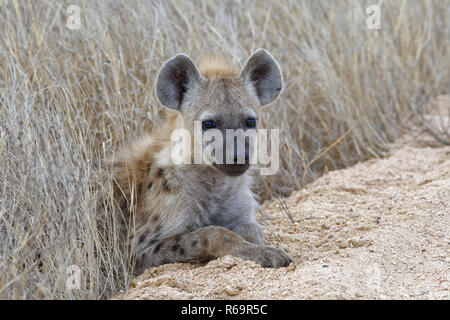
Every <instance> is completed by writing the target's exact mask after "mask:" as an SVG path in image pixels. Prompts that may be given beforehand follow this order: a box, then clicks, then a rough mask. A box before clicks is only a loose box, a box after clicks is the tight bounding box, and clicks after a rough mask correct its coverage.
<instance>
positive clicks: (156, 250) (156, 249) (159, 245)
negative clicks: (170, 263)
mask: <svg viewBox="0 0 450 320" xmlns="http://www.w3.org/2000/svg"><path fill="white" fill-rule="evenodd" d="M159 249H161V243H158V245H157V246H156V247H155V249H153V253H158V251H159Z"/></svg>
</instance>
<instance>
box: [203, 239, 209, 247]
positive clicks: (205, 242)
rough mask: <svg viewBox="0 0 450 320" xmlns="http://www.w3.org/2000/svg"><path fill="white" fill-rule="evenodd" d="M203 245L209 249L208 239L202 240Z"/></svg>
mask: <svg viewBox="0 0 450 320" xmlns="http://www.w3.org/2000/svg"><path fill="white" fill-rule="evenodd" d="M202 245H203V246H204V247H207V246H208V238H204V239H203V240H202Z"/></svg>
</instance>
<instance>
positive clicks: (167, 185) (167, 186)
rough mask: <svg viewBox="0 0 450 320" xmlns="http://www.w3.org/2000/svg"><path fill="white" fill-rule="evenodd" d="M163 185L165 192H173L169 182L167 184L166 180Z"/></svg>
mask: <svg viewBox="0 0 450 320" xmlns="http://www.w3.org/2000/svg"><path fill="white" fill-rule="evenodd" d="M162 185H163V188H164V191H166V192H171V191H172V187H171V186H170V184H169V182H167V180H166V179H164V180H163V183H162Z"/></svg>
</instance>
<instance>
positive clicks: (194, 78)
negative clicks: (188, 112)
mask: <svg viewBox="0 0 450 320" xmlns="http://www.w3.org/2000/svg"><path fill="white" fill-rule="evenodd" d="M200 83H201V76H200V73H199V72H198V70H197V67H196V66H195V64H194V63H193V62H192V60H191V58H189V57H188V56H187V55H185V54H178V55H176V56H175V57H173V58H171V59H169V60H168V61H167V62H166V63H164V64H163V66H162V67H161V70H160V71H159V73H158V78H157V80H156V95H157V96H158V99H159V101H160V102H161V103H162V104H163V105H164V106H166V107H167V108H170V109H174V110H178V111H180V109H181V104H182V103H183V100H184V98H185V96H186V92H187V91H189V90H191V89H193V88H195V87H196V86H198V85H199V84H200Z"/></svg>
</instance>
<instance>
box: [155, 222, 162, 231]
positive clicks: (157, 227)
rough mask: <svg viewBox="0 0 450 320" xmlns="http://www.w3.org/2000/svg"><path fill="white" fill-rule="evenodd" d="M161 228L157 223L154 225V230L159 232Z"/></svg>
mask: <svg viewBox="0 0 450 320" xmlns="http://www.w3.org/2000/svg"><path fill="white" fill-rule="evenodd" d="M161 229H162V227H161V225H160V224H158V225H157V226H156V227H155V232H160V231H161Z"/></svg>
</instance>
